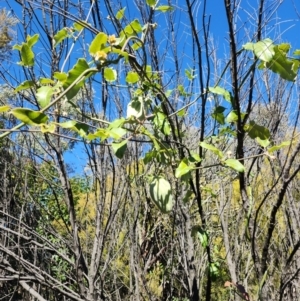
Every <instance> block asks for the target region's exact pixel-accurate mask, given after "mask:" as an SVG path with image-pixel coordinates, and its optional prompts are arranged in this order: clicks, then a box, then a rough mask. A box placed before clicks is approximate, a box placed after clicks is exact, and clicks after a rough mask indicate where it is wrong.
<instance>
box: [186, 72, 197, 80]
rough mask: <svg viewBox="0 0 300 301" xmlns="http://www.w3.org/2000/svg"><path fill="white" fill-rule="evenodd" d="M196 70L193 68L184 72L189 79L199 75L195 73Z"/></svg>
mask: <svg viewBox="0 0 300 301" xmlns="http://www.w3.org/2000/svg"><path fill="white" fill-rule="evenodd" d="M194 72H195V70H193V69H185V71H184V73H185V75H186V77H187V78H188V80H193V79H194V78H195V77H196V76H197V75H194Z"/></svg>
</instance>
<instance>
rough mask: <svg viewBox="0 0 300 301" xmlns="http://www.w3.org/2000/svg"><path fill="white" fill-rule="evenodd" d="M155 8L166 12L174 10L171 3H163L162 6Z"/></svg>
mask: <svg viewBox="0 0 300 301" xmlns="http://www.w3.org/2000/svg"><path fill="white" fill-rule="evenodd" d="M155 10H159V11H161V12H163V13H165V12H168V11H171V10H173V7H172V6H169V5H161V6H158V7H156V8H155Z"/></svg>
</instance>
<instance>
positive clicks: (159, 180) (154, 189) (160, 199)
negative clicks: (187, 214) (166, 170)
mask: <svg viewBox="0 0 300 301" xmlns="http://www.w3.org/2000/svg"><path fill="white" fill-rule="evenodd" d="M149 191H150V196H151V199H152V200H153V202H154V203H155V204H156V205H157V207H158V208H159V210H160V211H161V212H162V213H169V212H170V211H171V210H172V208H173V196H172V194H171V192H172V188H171V185H170V183H169V182H168V181H167V180H165V179H164V178H163V177H161V176H160V177H155V178H154V179H153V181H152V182H151V183H150V188H149Z"/></svg>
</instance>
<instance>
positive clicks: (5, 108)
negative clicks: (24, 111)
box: [0, 106, 10, 113]
mask: <svg viewBox="0 0 300 301" xmlns="http://www.w3.org/2000/svg"><path fill="white" fill-rule="evenodd" d="M9 109H10V107H9V106H1V107H0V113H3V112H7V111H8V110H9Z"/></svg>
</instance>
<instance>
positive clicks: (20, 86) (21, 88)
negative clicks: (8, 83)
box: [15, 80, 35, 92]
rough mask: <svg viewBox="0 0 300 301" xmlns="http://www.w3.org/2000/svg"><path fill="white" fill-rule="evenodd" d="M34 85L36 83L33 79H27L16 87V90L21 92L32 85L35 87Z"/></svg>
mask: <svg viewBox="0 0 300 301" xmlns="http://www.w3.org/2000/svg"><path fill="white" fill-rule="evenodd" d="M34 85H35V84H34V81H32V80H26V81H25V82H23V83H22V84H21V85H19V86H18V87H17V88H15V92H19V91H22V90H26V89H29V88H31V87H34Z"/></svg>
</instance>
